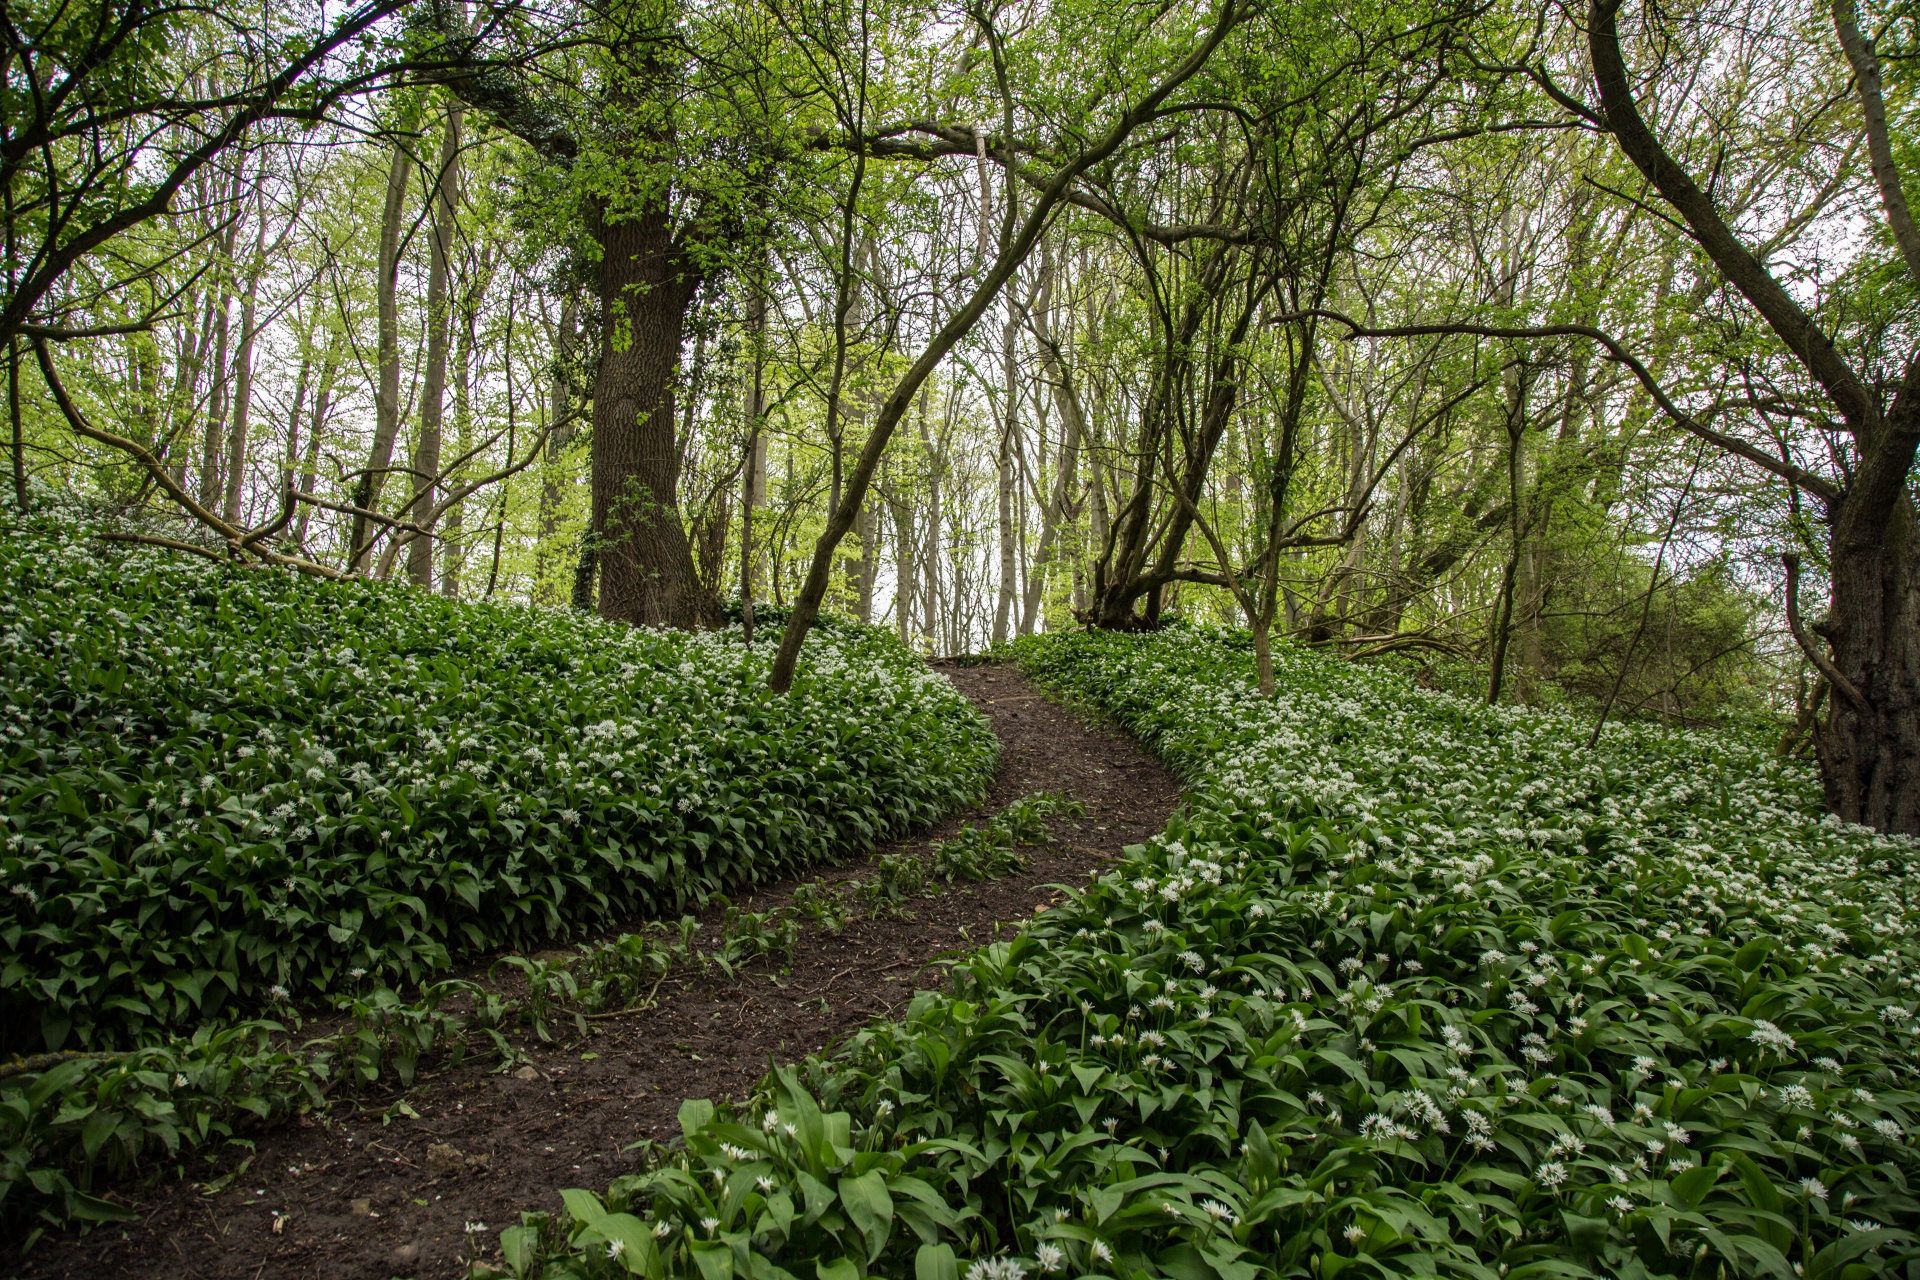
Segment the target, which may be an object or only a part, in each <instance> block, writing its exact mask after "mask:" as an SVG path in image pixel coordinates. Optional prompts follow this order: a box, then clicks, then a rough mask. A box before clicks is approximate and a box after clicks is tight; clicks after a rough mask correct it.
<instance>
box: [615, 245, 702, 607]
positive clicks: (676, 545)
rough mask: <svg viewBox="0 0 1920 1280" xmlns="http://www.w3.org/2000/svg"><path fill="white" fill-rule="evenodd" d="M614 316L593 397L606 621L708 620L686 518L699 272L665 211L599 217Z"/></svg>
mask: <svg viewBox="0 0 1920 1280" xmlns="http://www.w3.org/2000/svg"><path fill="white" fill-rule="evenodd" d="M598 238H599V243H600V249H601V260H600V298H601V303H602V306H603V307H604V308H605V317H606V318H605V323H604V324H603V325H602V330H603V335H604V336H603V338H602V347H601V353H600V373H599V377H598V378H597V379H596V381H595V383H594V393H593V531H594V534H595V542H594V546H595V548H596V555H597V559H598V569H599V579H600V590H599V608H600V616H601V617H604V618H611V619H615V620H618V621H623V622H631V623H635V624H638V625H645V626H669V627H698V626H704V625H707V624H709V623H711V622H712V621H713V619H714V617H715V614H716V603H715V601H714V600H713V599H712V597H711V596H710V595H709V594H707V593H705V592H703V591H702V590H701V589H700V586H699V581H698V577H697V575H696V573H695V571H694V565H693V550H692V547H691V546H690V545H689V543H688V541H687V533H686V527H685V525H684V524H683V523H682V521H681V518H680V506H679V485H680V474H679V471H680V468H679V458H680V453H679V448H678V443H677V441H676V440H675V439H674V434H675V427H676V425H677V422H678V419H677V417H676V415H675V413H674V402H673V393H674V383H675V378H676V374H677V372H678V367H679V363H680V345H681V342H682V340H683V339H684V337H685V334H686V320H687V310H688V308H689V307H690V306H691V305H692V303H693V297H694V293H695V291H696V289H697V288H698V286H699V277H698V275H697V268H696V267H695V265H694V264H693V263H692V262H690V261H688V260H687V258H686V257H685V255H684V254H683V253H682V251H681V249H680V247H679V246H678V245H676V244H675V243H674V239H673V229H672V226H671V224H670V222H669V217H668V214H667V212H666V210H664V209H648V210H645V211H643V212H641V213H640V214H638V215H637V216H634V217H630V218H626V219H623V220H622V221H619V222H611V223H610V222H604V221H603V222H601V223H600V225H599V228H598Z"/></svg>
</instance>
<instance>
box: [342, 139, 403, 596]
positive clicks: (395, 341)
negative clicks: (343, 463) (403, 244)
mask: <svg viewBox="0 0 1920 1280" xmlns="http://www.w3.org/2000/svg"><path fill="white" fill-rule="evenodd" d="M412 172H413V160H412V157H411V156H409V155H408V153H407V149H406V148H405V147H403V146H399V145H395V147H394V148H393V162H392V164H391V165H390V167H389V168H388V169H387V203H386V207H385V209H383V210H382V212H381V215H380V264H379V272H380V276H379V279H378V280H377V281H376V282H375V289H376V292H377V294H378V310H379V326H380V331H379V335H378V343H379V347H378V350H377V351H376V353H375V356H374V364H375V370H376V374H375V382H374V391H373V408H374V424H373V448H372V450H371V451H370V452H369V453H368V454H367V470H366V473H365V474H364V475H362V476H361V477H360V482H359V483H358V484H357V485H355V486H354V495H353V498H354V505H355V506H357V507H364V508H366V509H367V510H369V511H374V510H378V509H379V505H380V491H381V489H382V488H383V487H384V486H385V484H386V480H387V467H388V466H389V465H390V464H391V463H392V462H393V442H394V439H395V437H397V436H398V435H399V434H400V299H399V293H398V290H399V280H400V227H401V223H402V221H403V219H404V217H405V215H406V209H407V180H408V178H409V177H410V176H411V174H412ZM372 535H373V529H372V527H371V522H369V521H368V520H367V518H366V517H365V516H355V517H354V518H353V532H352V536H351V537H350V538H349V539H348V543H347V547H348V552H347V572H348V573H360V572H363V571H364V570H365V569H366V567H367V564H368V556H367V552H368V550H369V549H370V547H371V545H372V541H373V537H372Z"/></svg>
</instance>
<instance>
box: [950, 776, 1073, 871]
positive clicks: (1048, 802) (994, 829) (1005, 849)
mask: <svg viewBox="0 0 1920 1280" xmlns="http://www.w3.org/2000/svg"><path fill="white" fill-rule="evenodd" d="M1086 814H1087V807H1086V806H1085V805H1083V804H1081V803H1080V802H1079V801H1078V800H1069V799H1066V798H1064V797H1061V796H1057V795H1054V794H1052V793H1051V792H1046V791H1036V792H1034V793H1033V794H1031V795H1025V796H1021V797H1020V798H1019V799H1018V800H1015V801H1014V802H1012V803H1011V804H1009V805H1008V806H1007V807H1006V808H1004V809H1002V810H1001V811H1000V812H999V813H997V814H995V815H994V818H993V821H992V822H989V823H988V824H987V825H986V826H985V827H971V826H969V827H962V828H961V829H960V834H959V835H956V836H954V837H952V838H951V839H947V840H942V841H940V842H939V843H938V844H936V845H935V846H934V848H933V874H935V875H937V876H939V877H941V878H942V879H944V880H946V881H947V883H948V884H952V883H953V881H954V880H955V879H956V878H964V879H967V880H992V879H996V878H998V877H1000V876H1006V875H1014V874H1016V873H1018V872H1021V871H1024V870H1026V868H1027V859H1026V856H1025V855H1024V854H1022V853H1021V852H1020V846H1021V845H1035V844H1045V843H1046V842H1047V841H1049V840H1051V839H1052V836H1051V835H1050V834H1049V833H1048V831H1047V826H1046V819H1048V818H1084V817H1085V816H1086Z"/></svg>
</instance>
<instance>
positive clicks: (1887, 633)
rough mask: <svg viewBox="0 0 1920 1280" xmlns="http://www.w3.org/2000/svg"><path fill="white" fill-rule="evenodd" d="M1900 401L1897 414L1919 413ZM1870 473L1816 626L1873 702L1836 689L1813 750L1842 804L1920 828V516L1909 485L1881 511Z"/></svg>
mask: <svg viewBox="0 0 1920 1280" xmlns="http://www.w3.org/2000/svg"><path fill="white" fill-rule="evenodd" d="M1902 400H1903V404H1902V405H1900V406H1896V407H1895V409H1894V412H1893V413H1892V414H1891V415H1889V417H1890V418H1892V419H1895V420H1898V419H1899V418H1901V417H1908V418H1911V417H1912V416H1914V415H1912V414H1911V413H1905V414H1903V413H1902V409H1903V408H1905V407H1906V403H1905V402H1906V397H1904V396H1903V397H1902ZM1893 427H1894V423H1893V422H1890V423H1889V429H1891V428H1893ZM1909 429H1910V430H1911V429H1912V428H1911V426H1910V427H1909ZM1865 479H1866V476H1865V474H1864V473H1863V474H1862V475H1861V476H1860V477H1859V479H1858V480H1857V481H1856V488H1855V491H1854V492H1852V493H1850V494H1849V495H1848V498H1847V500H1846V501H1845V502H1844V503H1843V504H1842V505H1841V508H1840V512H1839V516H1838V518H1837V519H1836V520H1835V521H1834V526H1833V541H1832V544H1831V547H1830V549H1829V556H1830V565H1831V572H1832V575H1833V596H1832V606H1831V609H1830V610H1829V612H1828V614H1827V617H1826V618H1825V619H1824V620H1823V621H1820V622H1817V623H1815V624H1814V628H1813V629H1814V630H1815V631H1817V632H1819V633H1820V634H1821V635H1822V636H1824V637H1825V638H1826V639H1827V641H1828V642H1829V643H1831V644H1832V646H1833V664H1834V666H1835V667H1837V668H1838V669H1839V671H1840V674H1842V675H1844V676H1845V677H1846V678H1847V679H1848V680H1849V681H1850V682H1851V683H1852V684H1853V686H1854V688H1855V689H1856V690H1858V691H1859V694H1860V695H1861V699H1862V700H1863V701H1864V703H1865V705H1864V706H1862V705H1860V704H1859V703H1856V702H1855V701H1853V700H1851V699H1849V698H1846V697H1839V696H1835V697H1832V698H1830V699H1829V702H1828V712H1827V722H1826V724H1825V725H1824V726H1822V727H1821V728H1820V730H1819V731H1818V732H1817V734H1816V735H1815V739H1814V749H1815V752H1816V753H1817V756H1818V759H1819V761H1820V776H1821V779H1822V781H1823V782H1824V784H1825V788H1826V794H1827V803H1828V804H1829V805H1830V806H1832V808H1833V811H1834V812H1835V813H1837V814H1839V815H1840V816H1841V817H1842V818H1845V819H1846V820H1847V821H1849V822H1858V823H1861V824H1863V825H1865V826H1869V827H1873V828H1874V829H1875V830H1878V831H1897V832H1903V833H1906V834H1908V835H1920V696H1917V695H1920V521H1916V519H1915V513H1914V505H1913V500H1912V498H1911V497H1910V496H1908V495H1907V494H1905V493H1901V494H1900V495H1899V496H1898V497H1897V498H1896V500H1895V501H1894V502H1893V503H1891V504H1890V505H1891V507H1892V510H1891V511H1890V512H1889V513H1888V514H1887V516H1886V517H1884V518H1882V519H1876V518H1875V513H1873V512H1872V511H1871V510H1870V508H1871V507H1873V506H1874V505H1876V504H1874V503H1871V502H1869V501H1863V500H1862V499H1863V498H1864V497H1865V495H1864V494H1862V493H1860V492H1859V481H1861V480H1865ZM1902 487H1903V488H1904V484H1903V485H1902ZM1856 513H1858V514H1856Z"/></svg>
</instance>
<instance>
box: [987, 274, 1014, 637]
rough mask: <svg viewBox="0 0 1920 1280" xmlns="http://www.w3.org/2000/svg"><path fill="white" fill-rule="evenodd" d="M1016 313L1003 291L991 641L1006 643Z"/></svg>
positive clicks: (1011, 553) (1011, 575)
mask: <svg viewBox="0 0 1920 1280" xmlns="http://www.w3.org/2000/svg"><path fill="white" fill-rule="evenodd" d="M1018 324H1019V312H1018V311H1017V310H1016V308H1015V303H1014V300H1013V294H1012V293H1011V292H1009V293H1008V294H1007V322H1006V324H1005V325H1004V326H1003V327H1002V328H1001V330H1000V346H1001V355H1000V362H1001V377H1002V385H1003V386H1004V387H1005V394H1006V397H1007V400H1006V405H1007V414H1006V418H1005V419H1004V420H1003V421H1002V422H1001V424H1000V448H999V449H998V451H997V452H996V453H995V454H994V460H993V461H994V516H995V519H996V525H995V527H996V529H997V530H998V533H999V548H1000V589H999V591H998V592H997V593H996V594H995V597H994V602H993V643H994V644H996V645H1001V644H1005V643H1006V642H1007V620H1008V615H1009V614H1011V613H1012V612H1013V596H1014V591H1015V587H1016V584H1015V582H1014V547H1013V481H1014V475H1013V435H1014V432H1016V431H1018V430H1019V429H1020V400H1019V396H1020V371H1019V366H1018V365H1017V364H1016V363H1015V361H1014V356H1013V342H1014V338H1015V336H1016V335H1017V334H1018V332H1019V330H1018V328H1017V326H1018Z"/></svg>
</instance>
